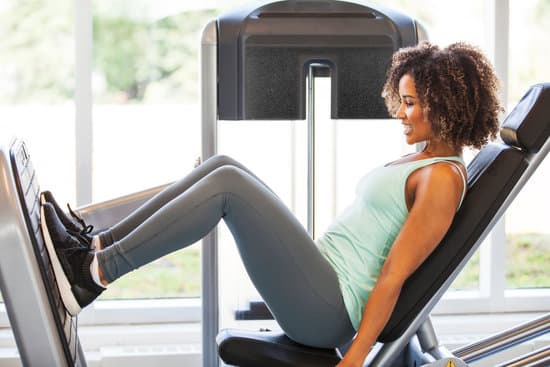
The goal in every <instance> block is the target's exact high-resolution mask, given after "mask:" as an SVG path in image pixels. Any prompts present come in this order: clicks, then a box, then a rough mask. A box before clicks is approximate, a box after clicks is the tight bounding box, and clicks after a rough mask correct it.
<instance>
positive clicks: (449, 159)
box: [434, 157, 468, 211]
mask: <svg viewBox="0 0 550 367" xmlns="http://www.w3.org/2000/svg"><path fill="white" fill-rule="evenodd" d="M434 162H449V164H452V165H453V166H454V167H456V169H457V170H458V173H460V177H461V178H462V195H461V197H460V202H459V203H458V207H457V208H456V210H457V211H458V209H460V206H461V205H462V202H463V201H464V197H465V196H466V189H467V188H468V181H467V180H466V176H465V175H464V172H462V169H461V168H460V166H459V165H458V164H457V163H460V164H462V165H463V166H465V164H464V160H463V159H462V158H460V157H435V158H434Z"/></svg>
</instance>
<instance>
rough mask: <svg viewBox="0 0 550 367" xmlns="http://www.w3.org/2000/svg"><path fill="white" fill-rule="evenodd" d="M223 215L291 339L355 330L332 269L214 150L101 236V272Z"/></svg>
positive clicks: (240, 170) (114, 273)
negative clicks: (206, 158) (110, 243)
mask: <svg viewBox="0 0 550 367" xmlns="http://www.w3.org/2000/svg"><path fill="white" fill-rule="evenodd" d="M222 218H223V220H224V221H225V223H226V224H227V226H228V228H229V230H230V231H231V233H232V235H233V237H234V238H235V242H236V243H237V246H238V250H239V253H240V255H241V258H242V261H243V263H244V265H245V268H246V270H247V272H248V275H249V276H250V278H251V280H252V282H253V283H254V285H255V287H256V288H257V290H258V292H259V293H260V295H261V296H262V297H263V299H264V300H265V302H266V303H267V305H268V306H269V309H270V310H271V312H272V313H273V315H274V316H275V319H276V320H277V321H278V323H279V325H280V326H281V328H282V329H283V330H284V331H285V333H286V334H287V335H288V336H289V337H290V338H292V339H293V340H295V341H297V342H299V343H302V344H306V345H310V346H315V347H325V348H328V347H336V346H340V345H342V344H344V343H346V342H347V341H349V340H350V339H351V338H352V337H353V335H354V334H355V330H354V329H353V326H352V325H351V322H350V320H349V317H348V314H347V311H346V308H345V305H344V302H343V299H342V295H341V292H340V287H339V284H338V278H337V275H336V273H335V271H334V269H333V268H332V266H331V265H330V263H329V262H328V261H327V260H326V259H325V258H324V256H323V255H322V254H321V252H320V251H319V250H318V248H317V247H316V245H315V243H314V241H313V240H312V239H311V237H310V236H309V234H308V233H307V232H306V231H305V229H304V228H303V226H302V225H301V224H300V223H299V222H298V220H297V219H296V218H295V217H294V215H293V214H292V213H291V212H290V211H289V210H288V208H287V207H286V206H285V205H284V204H283V203H282V201H281V200H280V199H279V198H278V197H277V196H276V195H275V194H274V193H273V192H272V191H271V190H270V189H269V188H268V187H267V186H266V185H265V184H264V183H263V182H261V181H260V180H259V179H258V178H257V177H256V176H254V175H253V174H252V173H251V172H250V171H249V170H248V169H246V168H245V167H243V166H242V165H241V164H239V163H237V162H236V161H235V160H233V159H231V158H228V157H225V156H217V157H213V158H211V159H209V160H207V161H205V162H204V163H203V164H202V165H200V166H199V167H197V168H196V169H195V170H193V171H192V172H191V173H190V174H189V175H188V176H186V177H185V178H183V179H182V180H180V181H178V182H176V183H174V184H172V185H171V186H169V187H168V188H167V189H165V190H164V191H162V192H160V193H159V194H157V195H156V196H154V197H153V198H152V199H150V200H149V201H148V202H146V203H145V204H144V205H142V206H141V207H140V208H138V209H137V210H136V211H135V212H133V213H132V214H131V215H130V216H128V217H127V218H126V219H124V220H122V221H121V222H120V223H118V224H116V225H115V226H113V227H112V228H111V229H109V230H108V231H106V232H104V233H103V234H102V235H101V237H102V239H106V240H107V242H113V244H112V245H111V246H109V247H107V248H105V249H103V250H101V251H98V252H97V257H98V262H99V265H100V267H101V270H102V272H103V275H104V277H105V279H106V280H107V281H109V282H112V281H114V280H115V279H117V278H119V277H120V276H122V275H124V274H126V273H128V272H130V271H132V270H134V269H137V268H138V267H140V266H142V265H144V264H147V263H149V262H152V261H154V260H156V259H158V258H160V257H162V256H164V255H166V254H168V253H171V252H173V251H176V250H179V249H181V248H184V247H186V246H189V245H190V244H192V243H194V242H196V241H198V240H200V239H201V238H202V237H204V236H205V235H207V234H208V233H209V232H210V231H211V230H212V229H213V228H214V227H215V226H216V225H217V224H218V222H219V220H220V219H222Z"/></svg>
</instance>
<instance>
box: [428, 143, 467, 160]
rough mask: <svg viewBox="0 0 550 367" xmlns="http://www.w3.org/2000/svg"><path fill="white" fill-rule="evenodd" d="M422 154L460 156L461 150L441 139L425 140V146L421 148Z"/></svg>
mask: <svg viewBox="0 0 550 367" xmlns="http://www.w3.org/2000/svg"><path fill="white" fill-rule="evenodd" d="M422 154H424V155H426V156H427V157H451V156H458V157H460V156H462V151H461V150H457V149H455V148H453V147H452V146H450V145H449V144H447V143H444V142H441V141H427V142H426V146H425V147H424V149H422Z"/></svg>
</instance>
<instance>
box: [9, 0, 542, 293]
mask: <svg viewBox="0 0 550 367" xmlns="http://www.w3.org/2000/svg"><path fill="white" fill-rule="evenodd" d="M243 2H244V1H237V0H235V1H228V2H224V3H223V6H224V9H227V8H229V7H232V6H236V5H238V4H239V3H243ZM374 2H375V3H377V2H378V3H380V4H381V5H383V6H387V7H393V8H396V9H399V10H401V11H403V12H406V13H407V14H409V15H411V16H412V17H413V18H415V19H418V20H419V21H421V22H422V23H423V25H425V26H426V28H427V29H428V32H429V36H430V40H432V41H433V42H435V43H438V44H440V45H443V46H444V45H446V44H448V43H450V42H454V41H458V40H464V41H468V42H472V43H474V44H477V45H479V46H481V47H482V48H483V49H485V50H487V49H488V47H489V37H488V33H489V30H488V29H487V27H488V24H487V22H486V21H485V20H486V18H487V8H486V7H485V5H484V2H479V1H474V0H466V1H463V2H461V3H460V4H456V5H450V4H449V3H446V2H441V1H437V0H422V1H412V0H392V1H374ZM74 4H75V2H73V1H72V0H54V1H48V2H46V1H44V0H29V1H24V2H17V1H14V0H6V1H3V2H1V3H0V36H1V38H2V39H3V40H4V42H2V44H1V45H0V60H2V61H1V62H2V67H1V68H0V116H1V118H0V129H1V131H2V137H3V138H2V139H3V140H2V142H1V143H3V144H7V143H8V142H9V137H10V136H12V135H16V136H18V137H21V138H23V139H24V140H25V141H26V142H27V144H28V146H29V149H30V152H31V154H32V158H33V161H34V165H35V166H36V169H37V172H38V175H39V176H38V177H39V181H40V183H41V186H42V188H43V189H51V190H52V191H53V192H54V193H55V194H56V196H57V197H58V199H59V201H60V202H70V203H75V196H76V195H75V192H76V190H75V184H76V183H75V150H76V149H75V146H74V141H75V138H74V135H75V125H74V112H75V111H74V89H75V86H74V83H75V58H74V49H75V48H74V44H75V39H74V38H75V35H74V30H73V29H74V24H73V22H74V6H75V5H74ZM206 4H210V5H212V6H210V7H208V6H207V5H204V4H195V3H194V2H190V1H182V2H175V3H172V2H166V1H163V2H154V1H148V0H139V1H126V0H117V1H111V2H106V1H101V0H94V1H93V2H92V5H93V74H92V85H93V113H92V119H93V132H94V134H93V137H92V139H93V172H92V179H93V185H92V188H93V192H92V197H93V201H94V202H99V201H103V200H106V199H111V198H114V197H118V196H121V195H125V194H129V193H132V192H135V191H139V190H142V189H146V188H150V187H153V186H157V185H160V184H164V183H168V182H171V181H174V180H176V179H178V178H180V177H182V176H183V175H185V174H186V173H187V172H188V171H189V170H191V169H192V167H193V165H194V163H195V160H196V159H197V157H198V156H199V155H200V140H201V137H200V116H199V76H198V75H199V56H198V51H199V47H200V35H201V31H202V29H203V27H204V25H205V24H206V23H207V21H208V20H210V19H212V18H215V17H216V16H217V14H219V12H220V10H219V9H218V10H211V9H213V8H216V7H218V5H217V3H216V2H215V1H207V2H206ZM219 6H222V5H219ZM510 12H511V14H513V16H511V17H510V28H511V29H510V60H509V61H510V73H509V74H510V77H509V80H510V83H509V96H510V98H509V100H510V101H511V104H510V105H511V106H513V105H514V104H515V103H516V102H517V101H518V100H519V98H520V96H521V95H522V94H523V93H524V92H525V91H526V90H527V88H528V87H529V86H530V85H531V84H533V83H535V82H539V81H544V80H545V76H547V75H548V74H547V73H546V74H545V72H546V67H545V64H544V62H545V60H544V58H543V53H544V48H543V47H541V46H540V45H542V44H544V42H545V40H546V38H547V37H546V33H545V30H546V29H548V27H549V26H550V24H548V19H550V6H549V5H548V2H546V1H543V0H538V1H531V2H522V1H519V0H510ZM464 19H468V25H467V26H464ZM52 50H55V52H52ZM522 55H530V56H529V57H524V56H522ZM321 84H322V83H321ZM318 116H319V120H320V119H322V118H328V112H327V113H324V112H323V113H320V114H318ZM388 124H389V125H388ZM321 125H322V126H323V128H326V130H319V132H318V133H319V134H321V135H320V140H319V144H326V146H329V147H330V149H326V150H319V153H320V155H321V156H320V158H319V164H320V165H319V167H318V175H319V176H318V180H319V182H320V186H319V190H327V191H326V195H325V193H319V196H318V197H319V199H321V198H322V199H323V200H320V201H319V205H318V210H319V215H318V217H317V221H318V223H317V230H318V232H320V231H322V230H323V228H325V227H326V225H327V224H328V222H329V221H330V219H331V218H332V217H333V216H334V215H335V214H336V213H337V212H339V211H341V210H342V208H344V207H345V206H346V205H347V204H348V203H349V202H350V200H351V197H350V195H352V193H353V191H354V187H355V185H356V183H357V181H358V179H359V178H360V177H361V174H363V173H365V172H366V171H368V169H369V167H370V166H369V167H367V166H365V167H362V168H361V169H360V170H359V169H357V167H356V165H355V164H354V162H357V161H358V160H361V159H363V158H364V159H365V161H366V164H367V165H376V164H381V163H384V162H385V161H388V160H390V159H394V158H395V157H396V156H398V155H400V154H403V153H404V152H406V151H407V149H408V148H407V147H404V146H403V144H402V138H401V137H400V134H399V127H398V126H397V125H398V124H394V125H391V122H388V121H378V122H374V121H373V122H369V121H367V122H364V121H332V122H330V121H329V122H327V123H326V124H325V123H322V124H321V123H320V124H319V126H321ZM390 125H391V126H393V127H390ZM258 127H261V129H262V130H261V131H257V130H256V129H258ZM246 134H250V135H246ZM254 134H256V135H257V136H258V138H256V137H254ZM303 134H304V127H303V124H301V123H298V124H296V126H295V127H291V126H290V125H289V124H288V123H280V122H279V123H263V124H261V125H254V126H252V125H248V124H246V123H245V124H241V125H238V124H235V125H233V124H232V123H222V124H221V126H220V136H221V139H220V152H224V153H230V154H232V155H235V156H236V158H237V159H239V160H242V161H243V163H245V164H246V165H249V166H250V167H251V168H252V170H253V171H254V172H257V174H258V175H259V176H260V177H261V178H262V179H264V180H265V181H266V182H267V183H268V184H270V185H272V186H273V188H274V189H275V191H276V192H277V193H278V194H279V195H280V196H281V197H282V198H283V200H285V201H286V202H287V204H288V205H289V206H290V207H292V208H293V209H294V210H295V211H296V213H297V214H298V216H299V217H300V218H304V216H305V214H304V212H305V210H304V206H303V203H302V202H301V201H299V200H302V199H303V195H302V194H305V192H303V186H304V185H303V180H304V179H305V164H306V162H305V161H303V160H302V158H301V157H302V155H303V152H305V150H304V149H305V148H304V147H303V146H301V145H300V144H301V143H300V142H301V141H302V140H301V139H302V137H303ZM323 134H326V135H323ZM331 134H335V135H331ZM374 134H376V135H374ZM279 135H280V136H281V140H277V142H278V143H275V139H271V138H272V137H273V136H279ZM247 136H250V139H247ZM368 136H380V137H382V136H383V138H379V139H368V138H366V137H368ZM267 137H269V139H268V138H267ZM365 139H367V141H368V144H365ZM235 142H239V144H238V145H239V146H235ZM254 142H256V143H254ZM259 142H263V143H264V144H263V145H261V146H256V145H254V144H258V143H259ZM376 142H384V145H383V146H380V147H379V146H377V145H376ZM262 149H263V151H262V152H261V154H260V153H254V152H259V151H260V150H262ZM354 149H355V150H354ZM251 152H252V153H251ZM381 152H383V154H382V155H381V154H380V153H381ZM329 153H330V154H331V156H329V155H328V154H329ZM291 154H295V157H294V158H293V157H291V156H290V155H291ZM470 155H471V154H470ZM373 156H375V157H377V160H378V161H376V162H375V161H372V159H371V157H373ZM321 164H326V165H325V166H323V165H321ZM548 165H549V163H548V159H547V160H546V162H544V163H543V166H542V167H540V168H539V170H538V171H537V173H536V174H535V176H534V177H533V179H532V180H531V181H532V183H531V184H529V185H528V187H526V188H525V190H524V193H523V192H522V193H521V194H520V196H519V197H518V198H517V200H516V203H514V204H513V206H512V208H511V209H510V210H509V211H508V213H507V215H506V235H507V256H508V258H507V259H508V260H507V262H506V267H507V278H506V285H507V287H508V288H517V287H519V288H524V287H548V286H549V285H550V274H549V270H548V267H547V266H545V264H548V262H549V261H550V259H549V258H548V253H549V252H550V251H549V248H550V233H549V232H548V229H547V228H545V227H544V224H545V223H544V219H545V218H546V217H548V215H547V214H548V213H547V210H546V207H547V205H541V200H548V198H547V197H546V196H547V195H546V190H544V189H543V187H544V186H545V183H546V184H547V182H548V181H549V180H550V167H548ZM59 167H62V168H63V174H62V175H60V174H59ZM289 167H290V168H289ZM335 170H337V174H338V176H337V177H338V180H337V181H335V182H333V183H332V184H331V185H329V186H327V187H325V188H323V186H322V185H321V182H328V178H330V176H331V175H332V176H334V173H335V172H336V171H335ZM359 171H361V172H359ZM290 174H297V175H299V177H294V178H292V177H290V176H288V175H290ZM325 178H327V180H325ZM199 251H200V246H197V245H194V246H191V247H190V248H188V249H186V250H183V251H178V252H176V253H174V254H171V255H169V256H167V257H165V258H163V259H160V260H158V261H157V262H155V263H152V264H149V265H147V266H145V267H144V268H143V269H140V270H139V271H137V272H133V273H131V274H129V275H127V276H125V277H123V278H121V279H120V280H118V281H117V282H116V283H115V284H113V285H112V286H111V287H110V288H109V290H108V291H106V292H105V293H104V295H103V296H102V298H103V299H114V298H117V299H119V298H160V297H196V296H199V293H200V264H199ZM235 256H237V255H235ZM227 261H228V263H227V264H225V265H223V264H222V265H221V266H222V267H223V266H229V265H228V264H230V262H229V260H227ZM222 271H223V269H222ZM479 272H480V269H479V256H478V255H476V256H475V257H474V258H473V259H472V260H471V261H470V263H469V264H468V266H467V267H466V268H465V270H464V271H463V273H462V274H461V276H460V277H459V279H457V281H456V282H455V284H454V285H453V288H454V289H478V288H479Z"/></svg>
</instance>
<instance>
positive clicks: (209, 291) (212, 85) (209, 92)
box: [200, 20, 219, 367]
mask: <svg viewBox="0 0 550 367" xmlns="http://www.w3.org/2000/svg"><path fill="white" fill-rule="evenodd" d="M217 34H218V32H217V22H216V21H215V20H212V21H210V22H209V23H208V24H207V25H206V27H205V28H204V30H203V32H202V40H201V62H200V65H201V129H202V152H201V153H202V154H201V155H202V160H203V161H204V160H206V159H208V158H210V157H212V156H213V155H215V154H216V153H217V121H218V110H217V101H218V96H217V75H218V71H217V57H218V55H217V44H218V35H217ZM201 264H202V365H203V367H215V366H218V365H219V358H218V353H217V350H216V342H215V341H216V335H217V333H218V330H219V284H218V235H217V231H216V230H215V229H214V230H213V231H212V232H210V233H209V234H208V235H207V236H206V237H204V238H203V240H202V251H201Z"/></svg>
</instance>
